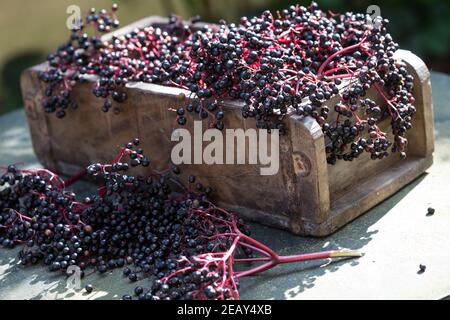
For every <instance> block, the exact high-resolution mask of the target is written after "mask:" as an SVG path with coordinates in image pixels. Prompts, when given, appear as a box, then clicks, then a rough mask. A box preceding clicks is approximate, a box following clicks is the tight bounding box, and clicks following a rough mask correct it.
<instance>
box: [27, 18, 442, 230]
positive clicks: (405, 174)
mask: <svg viewBox="0 0 450 320" xmlns="http://www.w3.org/2000/svg"><path fill="white" fill-rule="evenodd" d="M165 21H166V20H164V19H162V18H159V17H150V18H146V19H143V20H142V21H139V22H137V23H135V24H133V25H130V26H128V27H125V28H123V29H122V30H120V31H119V32H118V33H125V32H128V31H130V30H131V29H133V28H136V27H143V26H146V25H151V24H153V25H157V24H162V23H165ZM397 58H399V59H402V60H403V61H404V62H405V63H406V64H407V66H408V69H409V71H410V72H411V74H412V75H413V76H414V78H415V92H414V94H415V98H416V107H417V114H416V115H415V117H414V120H413V129H411V130H410V132H409V133H408V139H409V141H410V144H409V148H408V158H407V159H406V160H400V158H399V156H398V155H391V156H389V157H388V158H386V159H384V160H381V161H372V160H370V159H369V155H368V154H364V155H362V156H361V157H360V158H359V159H357V160H355V161H353V162H344V161H341V162H338V164H337V165H335V166H330V165H328V164H327V162H326V155H325V145H326V140H325V138H324V135H323V133H322V131H321V128H320V126H319V125H318V124H317V122H316V121H315V120H314V119H312V118H301V117H298V116H296V115H291V116H290V117H289V119H287V120H286V123H287V127H288V130H289V131H288V134H287V135H285V136H282V137H281V138H280V170H279V173H278V174H277V175H274V176H261V175H260V172H259V169H260V166H251V165H235V166H232V165H231V166H230V165H213V166H208V165H186V166H183V167H182V171H183V174H182V175H183V177H184V178H186V176H188V175H191V174H194V175H196V176H197V177H198V180H199V181H200V182H202V183H203V184H204V185H209V186H211V187H212V188H213V189H214V190H215V191H216V197H217V199H216V200H217V202H218V204H219V205H221V206H223V207H225V208H227V209H234V210H237V211H239V212H240V213H241V214H242V215H243V216H245V217H246V218H248V219H250V220H253V221H257V222H259V223H262V224H266V225H270V226H274V227H277V228H282V229H287V230H290V231H291V232H293V233H294V234H297V235H308V236H326V235H329V234H331V233H333V232H334V231H336V230H337V229H338V228H340V227H342V226H344V225H345V224H347V223H348V222H350V221H351V220H353V219H355V218H356V217H358V216H359V215H361V214H363V213H364V212H366V211H368V210H369V209H370V208H372V207H373V206H375V205H377V204H378V203H380V202H381V201H383V200H385V199H386V198H388V197H389V196H391V195H393V194H394V193H395V192H397V191H398V190H399V189H401V188H402V187H404V186H405V185H407V184H408V183H410V182H411V181H412V180H414V179H415V178H417V177H418V176H419V175H421V174H422V173H424V172H425V170H426V169H427V168H428V167H430V166H431V164H432V161H433V160H432V154H433V149H434V127H433V110H432V98H431V85H430V74H429V71H428V69H427V67H426V66H425V64H424V63H423V62H422V61H421V60H420V59H419V58H418V57H417V56H415V55H414V54H412V53H411V52H408V51H403V50H400V51H399V52H397ZM44 68H46V64H42V65H39V66H36V67H33V68H31V69H29V70H27V71H25V72H24V73H23V76H22V91H23V98H24V101H25V110H26V114H27V117H28V122H29V127H30V130H31V135H32V139H33V147H34V150H35V152H36V154H37V156H38V158H39V160H40V161H41V162H42V164H43V165H44V166H46V167H47V168H49V169H51V170H54V171H56V172H59V173H61V174H65V175H71V174H74V173H76V172H78V171H79V170H80V169H81V168H84V167H86V166H87V165H89V164H91V163H96V162H110V161H111V160H112V159H113V158H114V157H115V155H116V154H117V152H118V149H119V148H120V147H121V146H123V145H124V144H125V143H126V142H128V141H130V140H131V139H133V138H135V137H139V138H140V139H141V141H142V147H143V148H144V150H145V152H146V154H148V155H150V157H151V161H152V163H153V166H154V167H156V169H162V168H167V166H168V164H169V163H170V155H171V150H172V148H173V146H174V145H175V143H173V142H171V140H170V137H171V133H172V130H173V128H174V119H175V115H174V113H173V112H169V111H168V109H169V108H176V107H178V106H182V105H185V103H186V101H184V100H185V99H186V98H185V95H184V94H186V93H187V92H185V91H184V90H181V89H176V88H170V87H164V86H159V85H152V84H144V83H130V84H128V85H127V88H126V91H127V94H128V97H129V98H128V100H127V101H126V102H125V103H123V104H120V106H119V107H118V108H116V109H115V110H114V111H113V110H111V111H110V112H109V113H106V114H105V113H103V112H102V111H101V107H102V103H103V102H102V100H101V99H96V98H95V97H94V96H93V95H92V93H91V88H92V81H95V78H93V79H92V81H91V83H86V84H81V85H78V86H77V87H75V89H74V93H73V96H74V97H76V98H75V99H76V101H77V102H78V105H79V109H78V110H73V111H72V110H70V111H69V112H68V114H67V116H66V117H65V118H64V119H62V120H60V119H57V118H56V116H55V115H54V114H46V113H44V110H43V108H42V107H41V101H42V99H43V91H44V84H43V83H41V82H40V81H39V79H38V71H39V70H43V69H44ZM183 93H184V94H183ZM370 95H372V96H373V97H376V95H377V94H376V93H375V90H372V91H370V92H369V96H370ZM333 101H335V98H332V99H330V101H329V104H330V105H333ZM224 109H225V112H226V113H227V117H226V120H225V126H226V128H230V129H234V128H244V129H246V128H254V127H255V122H254V120H252V119H243V118H242V116H241V111H240V103H239V102H238V101H230V102H226V103H225V108H224ZM330 109H333V108H330ZM188 119H190V120H192V117H189V118H188ZM192 122H193V121H189V124H188V126H187V128H188V129H189V130H192ZM389 126H390V123H389V120H387V121H385V123H382V124H381V125H380V127H381V128H382V129H386V130H388V128H389ZM184 181H187V179H185V180H184Z"/></svg>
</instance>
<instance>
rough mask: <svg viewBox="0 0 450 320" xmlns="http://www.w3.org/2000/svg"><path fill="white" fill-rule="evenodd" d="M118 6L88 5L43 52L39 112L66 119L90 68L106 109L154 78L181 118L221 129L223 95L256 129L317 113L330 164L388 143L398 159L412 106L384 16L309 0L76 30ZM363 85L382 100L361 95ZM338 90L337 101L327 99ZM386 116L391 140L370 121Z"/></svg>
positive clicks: (106, 19)
mask: <svg viewBox="0 0 450 320" xmlns="http://www.w3.org/2000/svg"><path fill="white" fill-rule="evenodd" d="M116 10H117V6H114V8H113V11H112V13H110V14H108V13H107V12H106V11H104V10H102V11H100V12H99V13H96V11H95V9H92V10H91V12H90V14H89V16H88V17H87V18H86V21H85V23H84V25H82V26H81V27H80V28H79V29H77V30H73V33H72V36H71V38H70V40H69V42H67V43H66V44H64V45H63V46H61V47H60V48H59V49H58V51H57V52H56V53H55V54H52V55H50V57H49V69H48V71H46V72H42V73H41V76H40V78H41V79H42V80H43V81H45V82H47V83H48V89H47V90H46V95H47V98H46V99H45V100H44V102H43V106H44V108H45V110H46V111H48V112H56V113H57V116H58V117H64V115H65V114H66V109H68V108H70V107H73V108H76V107H77V105H76V104H75V103H74V102H71V99H70V91H71V88H72V87H73V86H74V85H75V84H76V83H77V82H82V81H86V78H87V76H88V75H96V76H97V82H96V85H95V88H93V93H94V94H95V96H96V97H99V98H103V99H105V102H104V105H103V110H104V111H105V112H107V111H108V110H110V109H111V107H112V106H113V104H114V103H120V102H123V101H124V100H125V99H127V95H126V93H125V90H124V87H125V85H126V84H127V83H128V82H145V83H156V84H162V85H166V86H173V87H178V88H183V89H186V90H188V91H189V92H190V93H191V94H190V98H192V99H190V100H189V101H190V102H189V103H188V104H187V105H184V106H177V107H176V108H175V109H174V110H175V111H176V113H177V115H176V116H177V121H178V124H179V125H185V124H186V123H187V121H188V118H187V116H188V113H192V114H194V115H197V117H199V118H201V119H207V118H208V119H209V126H210V127H211V128H217V129H219V130H223V128H224V127H225V125H224V116H225V115H226V114H224V112H223V110H222V107H223V104H224V101H225V100H226V99H240V100H242V101H244V102H245V104H244V106H243V107H242V116H243V117H244V118H254V119H255V120H256V124H257V127H259V128H266V129H268V130H271V129H279V130H280V132H282V133H284V132H286V130H287V129H286V126H285V124H284V121H283V120H284V118H286V116H289V115H290V114H298V115H300V116H302V117H303V116H304V117H306V116H310V117H313V118H314V119H316V120H317V122H318V123H319V124H320V125H321V126H322V128H323V131H324V133H325V135H326V137H327V145H328V147H327V149H326V151H327V156H328V162H329V163H330V164H335V163H336V161H337V160H340V159H343V160H345V161H352V160H353V159H355V158H357V157H359V156H360V155H361V154H362V153H363V152H369V153H370V154H371V158H372V159H382V158H384V157H386V156H387V155H388V154H389V151H390V150H392V152H399V153H400V154H401V157H405V156H406V154H405V151H406V147H407V139H406V138H405V136H406V132H407V131H408V130H409V129H410V128H411V127H412V125H411V120H412V117H413V115H414V113H415V112H416V109H415V107H414V105H413V104H414V102H415V100H414V97H413V94H412V90H413V80H414V79H413V77H412V76H411V75H410V74H408V71H407V70H406V67H405V65H404V64H403V63H402V62H401V61H397V60H396V59H395V58H394V53H395V52H396V50H397V49H398V45H397V44H396V43H395V42H394V41H393V39H392V37H391V35H390V34H389V33H388V32H387V29H386V28H387V24H388V20H381V21H380V23H379V24H378V23H369V21H368V18H369V17H368V16H367V15H364V14H353V13H345V14H342V15H339V14H333V13H330V12H328V13H327V12H324V11H321V10H320V9H319V8H318V5H317V4H316V3H314V2H313V3H312V4H311V5H310V6H309V7H303V6H299V5H297V6H291V7H290V8H289V9H286V10H283V11H280V12H277V14H276V15H273V14H272V13H271V12H269V11H266V12H264V13H263V14H262V15H261V16H259V17H254V18H245V17H244V18H242V19H241V23H240V24H239V25H237V24H226V23H225V22H223V21H221V23H220V24H219V25H212V26H207V25H204V26H202V27H200V28H198V25H196V24H195V23H194V22H197V21H198V18H195V19H191V20H190V21H188V22H183V21H181V20H180V19H179V18H178V17H176V16H171V17H170V18H169V22H168V24H167V25H165V26H162V27H156V26H148V27H145V28H142V29H136V30H134V31H132V32H130V33H128V34H126V35H120V36H112V38H111V39H110V40H108V41H102V40H101V38H99V37H98V35H95V36H92V37H90V36H88V34H87V33H84V32H85V29H86V28H87V27H89V26H91V27H93V28H94V29H95V30H96V33H97V34H98V33H101V32H107V31H110V30H112V29H114V28H116V27H118V25H119V24H118V22H117V20H116V15H115V12H116ZM371 88H375V89H376V90H377V91H378V93H379V95H380V97H381V98H382V100H383V104H382V105H378V104H377V103H376V102H375V101H374V100H371V99H369V98H367V97H366V93H367V91H368V90H369V89H371ZM336 95H337V96H339V100H340V101H339V102H338V103H337V104H336V105H333V106H330V105H326V101H328V100H329V99H330V98H331V97H333V96H336ZM334 113H337V118H336V117H335V116H334ZM385 119H390V121H391V127H392V133H393V136H394V138H393V139H391V138H389V137H388V135H387V133H386V132H383V131H382V130H380V128H379V127H378V125H377V124H379V122H380V121H382V120H385Z"/></svg>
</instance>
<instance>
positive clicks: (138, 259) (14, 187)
mask: <svg viewBox="0 0 450 320" xmlns="http://www.w3.org/2000/svg"><path fill="white" fill-rule="evenodd" d="M138 145H139V140H138V139H135V140H134V141H133V142H130V143H128V144H127V145H126V146H124V147H123V148H122V150H121V152H120V153H119V154H118V156H117V157H116V159H114V161H113V162H112V163H111V164H93V165H91V166H89V167H88V168H87V169H86V170H85V171H83V173H82V174H79V175H77V176H76V178H73V179H70V180H67V181H64V180H62V179H61V178H60V177H58V176H57V175H55V174H54V173H52V172H50V171H48V170H44V169H36V170H20V169H19V168H17V167H16V166H9V167H5V168H0V170H1V173H0V174H1V176H0V244H1V246H3V247H4V248H13V247H15V246H21V247H22V250H21V251H20V252H19V258H20V261H21V263H22V264H23V265H34V264H37V263H44V264H45V265H47V266H48V268H49V270H50V271H52V272H60V273H62V274H66V275H68V274H67V272H68V268H69V267H71V266H78V267H79V268H80V269H81V271H82V275H83V274H84V272H85V270H87V269H94V270H96V271H97V272H99V273H101V274H106V273H107V272H108V271H109V270H113V269H116V268H124V269H123V276H124V277H126V278H127V279H128V281H131V282H135V281H138V280H141V279H144V278H148V280H149V282H150V284H149V287H148V288H147V289H145V288H143V287H137V288H136V289H135V292H134V293H135V295H136V296H137V297H138V298H139V299H142V300H161V299H167V300H169V299H172V300H174V299H238V298H239V290H238V289H239V281H240V279H241V278H243V277H245V276H251V275H254V274H258V273H260V272H263V271H265V270H267V269H270V268H272V267H275V266H276V265H278V264H280V263H292V262H300V261H305V260H311V259H324V258H330V257H331V258H332V257H341V256H355V253H353V252H325V253H319V254H307V255H299V256H292V257H280V256H278V255H277V254H276V253H275V252H273V251H272V250H271V249H269V248H268V247H267V246H265V245H263V244H261V243H260V242H258V241H256V240H254V239H252V238H251V237H250V236H249V234H250V233H249V231H248V228H247V227H246V226H245V224H244V222H243V221H242V220H241V219H240V218H239V216H238V214H237V213H234V212H228V211H226V210H223V209H221V208H219V207H217V206H215V205H214V204H213V203H212V202H211V201H210V200H209V195H210V194H211V190H210V188H205V187H204V186H202V185H201V184H200V183H198V182H197V183H196V179H195V178H194V177H191V178H190V179H189V184H188V186H186V187H185V186H183V185H182V184H181V183H180V182H179V180H178V179H177V178H176V176H177V174H179V170H178V169H177V168H170V169H167V170H165V171H163V172H157V171H155V170H153V169H152V167H151V163H150V161H149V160H148V159H149V158H148V157H146V156H145V155H144V153H143V150H142V149H140V148H139V147H138ZM142 166H144V167H146V168H147V170H148V171H147V172H148V173H149V174H148V175H147V176H142V175H136V174H133V168H135V167H142ZM83 175H90V176H91V177H92V178H94V179H95V180H97V181H98V182H99V187H98V192H97V193H96V194H94V195H92V196H89V197H86V198H85V199H83V200H81V201H80V200H79V199H77V197H76V195H75V194H74V193H72V192H70V191H68V190H67V189H66V188H67V187H68V186H69V185H70V184H71V183H75V182H76V180H77V179H80V178H81V177H83ZM249 263H253V264H256V265H250V267H249V268H248V269H242V268H241V269H239V271H236V270H235V266H236V265H237V264H244V266H246V265H247V266H249V265H248V264H249ZM259 263H262V264H261V265H258V264H259ZM155 279H158V280H156V281H155ZM93 290H94V287H93V286H92V285H87V286H86V287H85V291H86V292H88V293H90V292H92V291H93ZM124 299H126V300H129V299H132V296H130V295H125V296H124Z"/></svg>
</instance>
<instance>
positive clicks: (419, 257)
mask: <svg viewBox="0 0 450 320" xmlns="http://www.w3.org/2000/svg"><path fill="white" fill-rule="evenodd" d="M432 85H433V99H434V112H435V121H436V152H435V155H434V157H435V158H434V159H435V164H434V165H433V166H432V167H431V168H430V169H429V170H428V172H427V173H426V174H424V175H423V176H422V177H420V178H418V179H417V180H415V181H414V182H413V183H411V184H410V185H409V186H407V187H405V188H403V189H402V190H401V191H400V192H398V193H397V194H396V195H394V196H392V197H391V198H389V199H388V200H386V201H385V202H383V203H381V204H380V205H378V206H376V207H375V208H373V209H372V210H370V211H369V212H368V213H367V214H365V215H364V216H362V217H360V218H358V219H357V220H355V221H354V222H353V223H351V224H349V225H347V226H346V227H344V228H343V229H341V230H340V231H338V232H337V233H335V234H334V235H332V236H330V237H327V238H324V239H311V238H301V237H296V236H293V235H291V234H288V233H286V232H283V231H279V230H275V229H271V228H268V227H264V226H259V225H252V231H253V236H254V237H255V238H256V239H258V240H260V241H262V242H264V243H266V244H268V245H269V246H271V247H272V248H274V249H275V250H277V251H278V252H279V253H280V254H283V255H290V254H299V253H307V252H316V251H325V250H334V249H340V248H348V249H355V250H359V251H361V252H362V253H364V256H363V257H362V258H359V259H356V260H341V261H328V260H322V261H315V262H308V263H302V264H291V265H284V266H280V267H277V268H275V269H272V270H270V271H267V272H265V273H264V274H262V275H259V276H257V277H253V278H246V279H243V280H242V281H241V285H242V286H241V295H242V299H445V298H448V297H449V296H450V201H449V197H450V192H449V191H450V90H449V88H450V76H447V75H444V74H439V73H432ZM18 162H20V163H24V164H25V165H26V166H27V167H36V166H39V163H38V162H37V159H36V157H35V155H34V153H33V150H32V147H31V140H30V135H29V132H28V127H27V125H26V119H25V114H24V112H23V110H20V111H16V112H13V113H10V114H7V115H5V116H3V117H0V163H1V164H10V163H18ZM89 187H90V186H89V185H87V184H86V185H84V186H81V187H80V188H81V189H89ZM428 207H433V208H435V209H436V213H435V214H434V215H433V216H431V217H427V216H426V213H427V208H428ZM17 252H18V249H15V250H0V299H2V300H3V299H118V298H120V297H121V296H122V295H123V294H124V293H131V292H132V291H133V288H134V287H135V286H136V284H130V283H129V282H128V281H127V280H125V279H123V278H122V276H121V270H116V271H114V272H112V273H111V274H108V275H99V274H92V275H90V276H87V277H86V278H84V279H83V280H82V287H84V285H85V284H87V283H91V284H93V285H94V286H95V288H96V289H95V291H94V293H92V294H90V295H88V294H86V293H84V290H74V289H68V288H67V281H66V279H65V277H62V276H61V275H56V274H52V273H49V272H48V271H47V269H46V267H43V266H37V267H23V266H21V265H19V264H18V259H17V258H16V254H17ZM420 264H424V265H426V267H427V268H426V271H425V272H424V273H423V274H419V273H418V271H419V265H420ZM148 285H149V282H148V280H144V281H143V282H142V286H147V287H148Z"/></svg>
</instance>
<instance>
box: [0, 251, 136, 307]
mask: <svg viewBox="0 0 450 320" xmlns="http://www.w3.org/2000/svg"><path fill="white" fill-rule="evenodd" d="M18 252H19V249H14V250H2V251H1V252H0V288H1V290H0V300H14V299H20V300H66V299H74V300H87V299H89V300H95V299H102V300H112V299H119V297H121V296H122V294H124V293H127V292H132V291H131V290H133V288H134V285H135V284H133V288H128V287H127V281H126V280H123V279H121V273H122V271H121V270H115V271H114V272H113V273H111V274H107V275H100V274H97V273H95V274H92V272H91V274H90V275H89V274H88V275H87V276H86V277H84V278H83V279H82V280H81V283H80V289H76V290H75V289H71V288H69V287H68V284H69V278H68V277H67V276H65V275H64V274H61V273H52V272H49V271H48V268H47V267H45V266H42V265H38V266H22V265H20V264H19V260H18V258H16V257H17V253H18ZM88 273H89V272H88ZM111 280H113V281H111ZM114 280H118V281H114ZM72 283H73V282H72ZM88 283H91V284H93V285H94V287H95V291H94V292H93V293H92V294H87V293H86V292H85V291H84V290H83V289H82V288H84V286H85V285H86V284H88ZM116 285H117V286H116Z"/></svg>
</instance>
